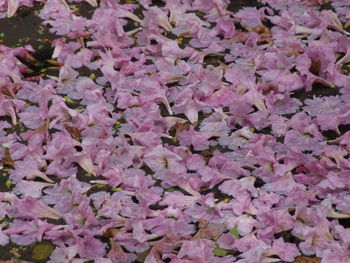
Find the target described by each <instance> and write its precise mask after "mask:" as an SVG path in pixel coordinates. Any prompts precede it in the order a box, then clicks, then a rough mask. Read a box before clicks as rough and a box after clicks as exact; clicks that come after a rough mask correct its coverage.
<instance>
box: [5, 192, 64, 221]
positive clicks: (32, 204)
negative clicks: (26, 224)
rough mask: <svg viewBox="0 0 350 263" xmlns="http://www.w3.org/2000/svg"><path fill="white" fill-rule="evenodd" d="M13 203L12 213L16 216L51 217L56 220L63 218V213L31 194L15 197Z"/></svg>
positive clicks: (31, 217)
mask: <svg viewBox="0 0 350 263" xmlns="http://www.w3.org/2000/svg"><path fill="white" fill-rule="evenodd" d="M11 205H12V210H11V215H12V216H15V217H21V218H28V219H35V218H49V219H56V220H57V219H60V218H62V215H61V214H60V213H58V212H57V211H56V210H55V209H53V208H51V207H49V206H47V205H45V204H44V203H43V202H42V201H40V200H36V199H33V198H32V197H30V196H28V197H26V198H24V199H15V200H14V201H13V203H12V204H11Z"/></svg>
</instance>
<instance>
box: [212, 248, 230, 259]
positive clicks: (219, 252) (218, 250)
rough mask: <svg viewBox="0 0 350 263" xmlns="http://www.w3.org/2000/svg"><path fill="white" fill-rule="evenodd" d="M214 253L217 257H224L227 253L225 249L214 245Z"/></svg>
mask: <svg viewBox="0 0 350 263" xmlns="http://www.w3.org/2000/svg"><path fill="white" fill-rule="evenodd" d="M214 255H215V256H217V257H224V256H226V255H227V250H225V249H223V248H220V247H216V248H215V249H214Z"/></svg>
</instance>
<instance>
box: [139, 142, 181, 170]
mask: <svg viewBox="0 0 350 263" xmlns="http://www.w3.org/2000/svg"><path fill="white" fill-rule="evenodd" d="M181 160H182V158H181V157H180V156H179V155H177V154H174V153H172V152H171V151H169V150H168V149H166V148H164V147H163V146H161V145H159V146H157V147H155V148H154V149H153V150H151V151H150V152H149V153H147V154H145V157H144V162H145V163H146V165H147V166H148V167H149V168H151V169H152V170H153V171H154V172H158V171H161V170H163V169H171V168H173V167H175V166H176V165H178V163H179V162H180V161H181Z"/></svg>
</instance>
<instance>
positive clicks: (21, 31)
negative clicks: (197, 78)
mask: <svg viewBox="0 0 350 263" xmlns="http://www.w3.org/2000/svg"><path fill="white" fill-rule="evenodd" d="M154 2H155V4H157V3H156V2H157V1H154ZM158 2H159V4H160V3H161V1H158ZM245 6H259V2H258V1H255V0H232V1H231V4H230V5H229V8H228V9H229V10H230V11H237V10H239V9H240V8H242V7H245ZM71 7H74V10H76V11H75V12H76V13H77V14H81V15H83V16H86V17H90V16H91V14H92V12H93V9H92V8H91V7H90V6H89V5H88V4H87V3H85V2H84V3H79V4H74V5H72V6H71ZM40 8H41V5H40V4H36V5H35V7H34V8H26V7H24V8H20V9H19V10H18V12H17V14H16V15H15V16H14V17H12V18H10V19H0V43H1V44H5V45H7V46H10V47H19V46H24V45H27V44H30V45H32V46H33V48H34V49H35V50H36V52H35V54H33V57H34V58H35V59H36V61H30V62H29V61H22V62H23V63H25V64H26V65H27V66H28V67H29V68H30V69H31V70H32V72H31V73H29V74H28V76H37V75H42V76H43V75H45V74H47V73H50V75H57V74H58V69H54V68H52V64H51V63H50V61H48V60H50V59H51V56H52V52H53V49H52V47H51V43H52V40H54V39H55V38H56V36H55V35H53V34H51V33H50V32H49V30H48V29H47V28H46V27H44V26H42V25H41V20H40V18H38V17H37V14H38V12H39V10H40ZM216 60H217V59H216V58H211V60H210V59H209V60H208V61H206V62H207V63H208V64H211V63H213V64H214V63H215V61H216ZM345 70H347V71H350V69H349V68H347V69H345ZM336 94H338V89H331V88H329V87H325V86H322V85H321V84H316V85H315V87H314V88H313V89H312V91H311V92H307V93H306V92H299V91H298V92H296V93H295V94H294V97H296V98H298V99H299V100H301V101H303V100H305V99H307V98H312V97H313V96H314V95H315V96H330V95H336ZM340 130H341V132H342V133H344V132H345V131H348V130H350V127H340ZM324 136H326V137H327V138H329V139H332V138H333V137H334V136H338V135H336V134H332V133H331V132H329V133H327V132H326V133H325V134H324ZM8 169H11V165H10V164H8V165H5V168H3V169H1V170H0V192H4V191H10V190H11V189H12V186H11V184H10V183H9V181H8V176H7V170H8ZM78 177H79V179H80V180H82V181H84V175H83V174H79V175H78ZM85 180H89V179H88V178H85ZM342 224H343V225H344V226H346V227H350V223H349V221H348V220H345V221H344V222H342ZM53 249H54V246H53V245H52V244H50V243H48V242H41V243H37V242H36V243H33V244H31V245H29V246H25V247H24V246H17V245H14V244H12V243H10V244H9V245H7V246H3V247H1V246H0V263H1V262H9V263H10V262H12V263H15V262H23V261H22V260H24V261H29V262H38V263H41V262H47V260H48V258H49V256H50V254H51V252H52V250H53ZM319 262H320V259H318V258H313V257H298V258H297V259H296V261H295V263H319Z"/></svg>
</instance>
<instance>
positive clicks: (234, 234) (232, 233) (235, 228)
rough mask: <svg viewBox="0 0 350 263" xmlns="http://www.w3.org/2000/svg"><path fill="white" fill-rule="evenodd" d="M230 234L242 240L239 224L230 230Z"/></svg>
mask: <svg viewBox="0 0 350 263" xmlns="http://www.w3.org/2000/svg"><path fill="white" fill-rule="evenodd" d="M230 234H231V235H233V236H234V237H235V238H240V236H239V232H238V227H237V224H236V225H235V226H234V227H233V228H232V229H231V230H230Z"/></svg>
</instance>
